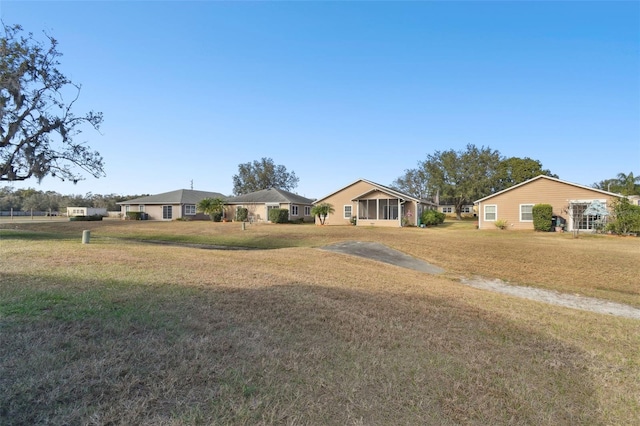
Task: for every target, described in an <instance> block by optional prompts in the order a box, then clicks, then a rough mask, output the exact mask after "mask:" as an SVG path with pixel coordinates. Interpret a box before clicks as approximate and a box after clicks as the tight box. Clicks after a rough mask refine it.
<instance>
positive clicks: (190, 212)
mask: <svg viewBox="0 0 640 426" xmlns="http://www.w3.org/2000/svg"><path fill="white" fill-rule="evenodd" d="M184 215H185V216H195V215H196V205H195V204H185V205H184Z"/></svg>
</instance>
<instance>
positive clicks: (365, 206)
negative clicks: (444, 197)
mask: <svg viewBox="0 0 640 426" xmlns="http://www.w3.org/2000/svg"><path fill="white" fill-rule="evenodd" d="M320 203H329V204H331V205H332V206H333V208H334V209H335V212H334V213H332V214H330V215H328V216H327V219H326V221H325V225H349V224H351V223H352V222H351V220H352V218H356V225H358V226H397V227H400V226H403V225H413V226H417V225H418V219H419V217H420V215H421V214H422V212H423V211H424V210H427V209H434V210H435V209H436V208H437V205H436V204H435V203H432V202H430V201H427V200H421V199H419V198H416V197H413V196H411V195H409V194H406V193H404V192H400V191H398V190H396V189H393V188H389V187H387V186H384V185H380V184H378V183H375V182H371V181H369V180H365V179H359V180H357V181H355V182H353V183H351V184H349V185H347V186H345V187H343V188H341V189H339V190H337V191H335V192H332V193H331V194H329V195H327V196H325V197H323V198H321V199H319V200H316V201H315V202H314V203H313V204H316V205H317V204H320ZM403 219H404V220H403ZM316 223H318V224H319V223H320V221H319V219H318V218H316Z"/></svg>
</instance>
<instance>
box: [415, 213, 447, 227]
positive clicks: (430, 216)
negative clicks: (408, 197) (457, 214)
mask: <svg viewBox="0 0 640 426" xmlns="http://www.w3.org/2000/svg"><path fill="white" fill-rule="evenodd" d="M446 217H447V215H446V214H444V213H442V212H439V211H437V210H425V211H423V212H422V214H421V215H420V223H422V224H423V225H425V226H431V225H440V224H441V223H443V222H444V219H445V218H446Z"/></svg>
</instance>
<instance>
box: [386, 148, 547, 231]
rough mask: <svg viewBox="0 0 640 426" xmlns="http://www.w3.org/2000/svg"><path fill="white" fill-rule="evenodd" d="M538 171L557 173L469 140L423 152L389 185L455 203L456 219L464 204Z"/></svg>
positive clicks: (527, 160) (523, 179) (522, 179)
mask: <svg viewBox="0 0 640 426" xmlns="http://www.w3.org/2000/svg"><path fill="white" fill-rule="evenodd" d="M539 175H547V176H551V177H556V178H557V177H558V176H557V175H555V174H553V173H551V172H550V171H549V170H546V169H543V168H542V164H541V163H540V161H538V160H533V159H531V158H518V157H511V158H505V157H503V156H502V155H501V154H500V152H498V151H497V150H492V149H491V148H489V147H486V148H485V147H482V148H478V147H476V146H475V145H472V144H469V145H467V147H466V149H465V150H460V151H455V150H448V151H436V152H434V153H433V154H429V155H427V158H426V159H425V160H424V161H420V162H418V166H417V167H416V168H414V169H409V170H405V173H404V175H403V176H401V177H399V178H397V179H396V180H395V181H394V182H393V183H392V184H391V186H392V187H394V188H396V189H398V190H401V191H404V192H406V193H408V194H411V195H413V196H415V197H418V198H423V199H431V200H432V201H434V202H436V203H437V202H439V201H442V200H446V202H447V204H452V205H454V206H455V212H456V215H457V216H458V219H460V218H461V213H462V207H463V206H464V205H465V204H470V203H471V202H473V201H474V200H477V199H479V198H483V197H486V196H487V195H490V194H492V193H494V192H497V191H501V190H503V189H506V188H509V187H510V186H513V185H516V184H518V183H521V182H524V181H526V180H528V179H531V178H534V177H536V176H539Z"/></svg>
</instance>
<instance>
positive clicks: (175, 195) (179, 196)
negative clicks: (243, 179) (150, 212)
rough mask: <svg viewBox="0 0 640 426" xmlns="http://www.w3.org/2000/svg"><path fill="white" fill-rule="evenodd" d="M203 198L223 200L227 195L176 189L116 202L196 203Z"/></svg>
mask: <svg viewBox="0 0 640 426" xmlns="http://www.w3.org/2000/svg"><path fill="white" fill-rule="evenodd" d="M205 198H222V199H223V200H225V199H226V198H227V197H226V196H225V195H222V194H220V193H219V192H208V191H195V190H193V189H178V190H176V191H171V192H163V193H162V194H155V195H149V196H146V197H140V198H134V199H133V200H126V201H122V202H119V203H117V204H198V203H199V202H200V200H203V199H205Z"/></svg>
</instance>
